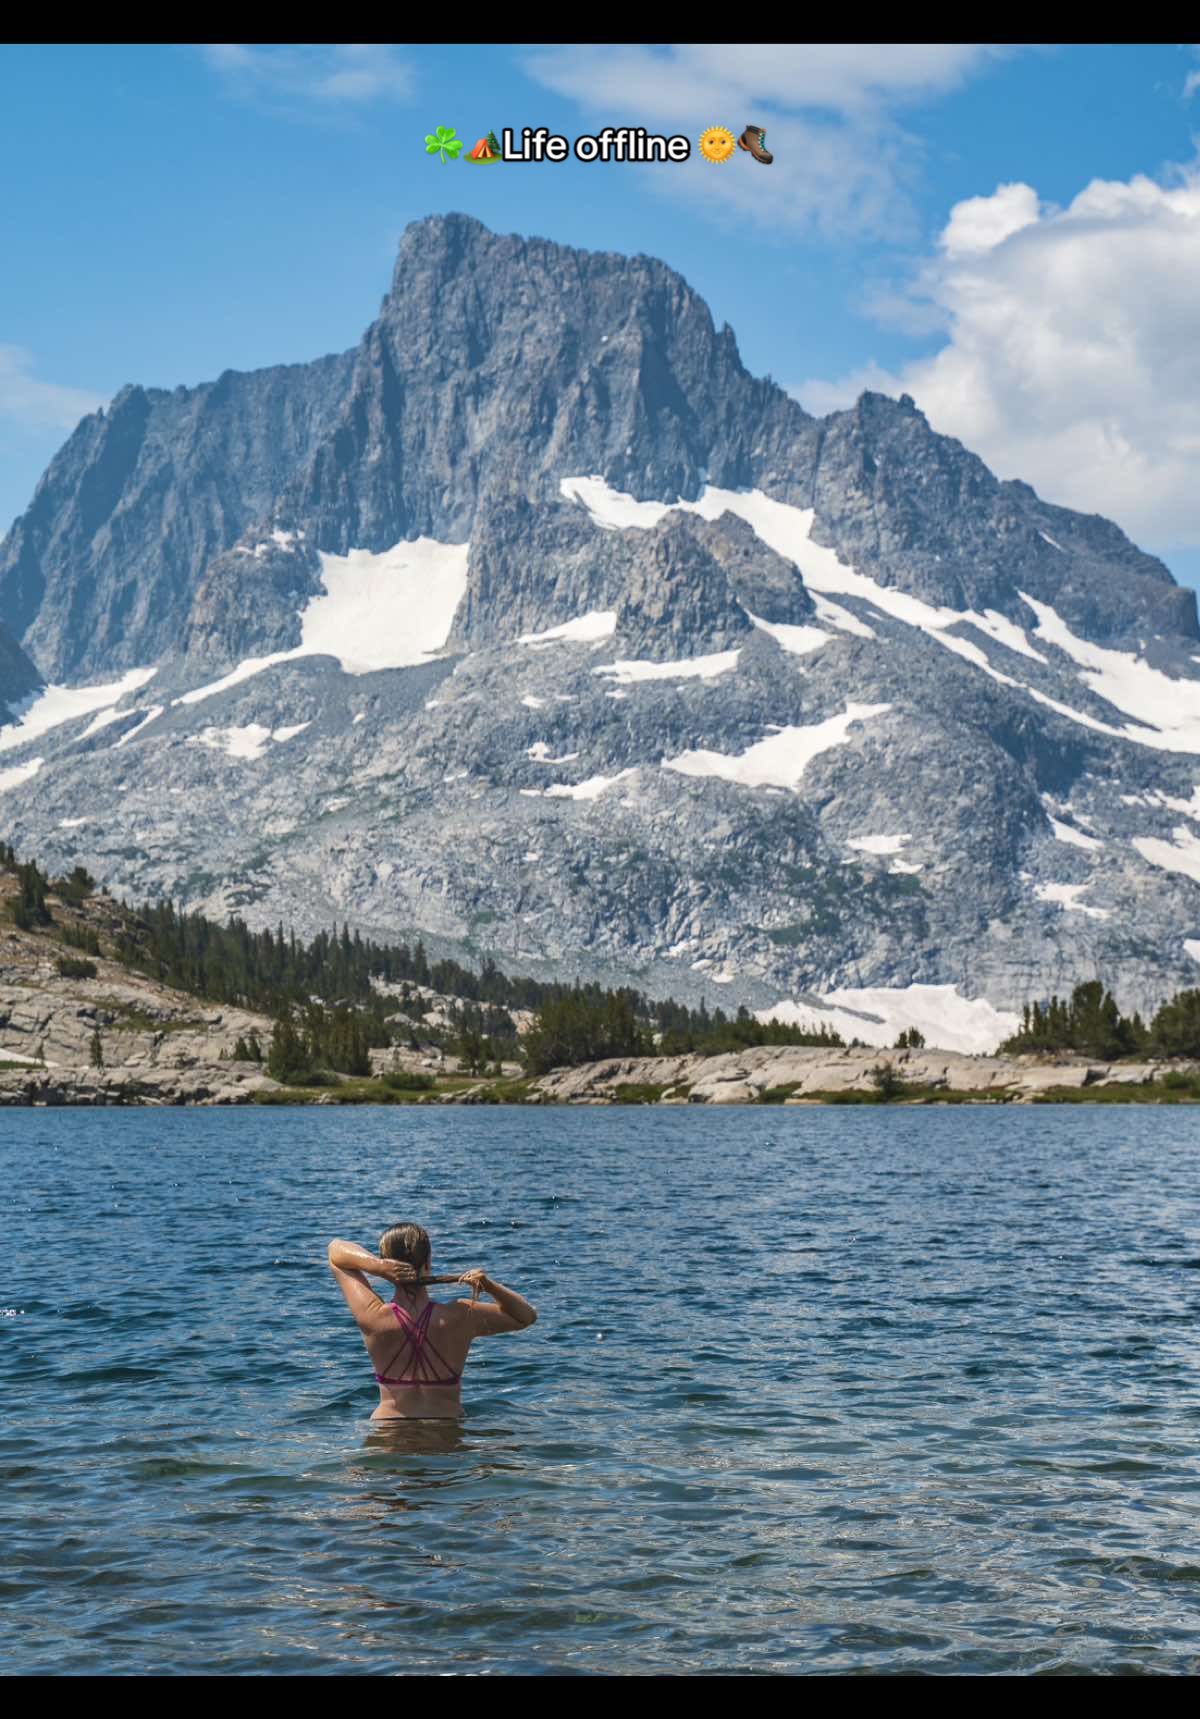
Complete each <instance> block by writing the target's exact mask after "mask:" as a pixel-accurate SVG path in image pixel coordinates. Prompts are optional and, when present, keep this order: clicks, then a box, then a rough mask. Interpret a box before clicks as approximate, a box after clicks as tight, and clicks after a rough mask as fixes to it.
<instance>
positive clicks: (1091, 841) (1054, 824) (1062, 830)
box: [1050, 817, 1104, 852]
mask: <svg viewBox="0 0 1200 1719" xmlns="http://www.w3.org/2000/svg"><path fill="white" fill-rule="evenodd" d="M1050 828H1051V829H1052V830H1053V831H1054V839H1055V841H1059V842H1067V843H1069V844H1070V846H1071V847H1073V848H1087V849H1088V850H1089V852H1092V851H1094V850H1095V849H1096V848H1102V847H1103V846H1104V843H1103V842H1101V841H1097V839H1096V837H1095V836H1085V835H1084V833H1083V831H1082V830H1076V829H1073V828H1072V826H1071V825H1070V824H1064V823H1062V822H1061V821H1060V820H1059V819H1058V818H1055V817H1051V819H1050Z"/></svg>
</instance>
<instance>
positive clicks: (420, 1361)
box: [375, 1301, 462, 1386]
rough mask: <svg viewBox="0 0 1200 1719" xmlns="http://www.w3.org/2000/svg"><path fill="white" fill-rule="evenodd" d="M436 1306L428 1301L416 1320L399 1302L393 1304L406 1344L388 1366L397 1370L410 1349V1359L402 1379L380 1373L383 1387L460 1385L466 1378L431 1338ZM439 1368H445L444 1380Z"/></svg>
mask: <svg viewBox="0 0 1200 1719" xmlns="http://www.w3.org/2000/svg"><path fill="white" fill-rule="evenodd" d="M434 1305H435V1304H434V1303H433V1302H432V1301H427V1302H426V1303H425V1306H424V1307H423V1308H422V1309H421V1312H420V1314H419V1315H418V1316H417V1318H416V1319H414V1318H413V1316H412V1314H411V1313H406V1312H405V1310H404V1308H403V1307H401V1306H400V1305H399V1304H398V1303H397V1302H395V1301H393V1302H391V1303H390V1306H391V1309H392V1312H393V1313H394V1314H395V1315H396V1323H397V1325H399V1326H400V1328H401V1330H402V1331H403V1332H404V1341H403V1343H401V1345H400V1347H399V1349H397V1351H396V1353H395V1355H394V1356H393V1357H392V1359H391V1361H390V1362H389V1363H388V1365H389V1367H394V1366H395V1365H396V1362H397V1361H399V1360H400V1358H401V1356H402V1355H404V1353H405V1351H406V1350H407V1351H408V1356H409V1359H408V1361H407V1362H406V1363H405V1365H404V1367H403V1369H402V1374H401V1376H400V1377H397V1378H389V1377H388V1375H387V1374H386V1373H376V1375H375V1377H376V1379H377V1380H378V1382H379V1383H380V1384H381V1385H393V1386H395V1385H457V1383H458V1381H459V1379H460V1378H461V1376H462V1375H461V1374H459V1373H456V1372H455V1371H454V1369H453V1367H451V1365H450V1363H449V1362H448V1361H447V1360H446V1357H445V1356H444V1355H443V1354H441V1353H440V1351H439V1350H438V1349H437V1347H436V1345H435V1344H434V1343H433V1340H432V1339H431V1338H430V1335H429V1322H430V1320H431V1319H432V1318H433V1309H434ZM426 1351H428V1353H426ZM430 1355H432V1356H433V1358H434V1359H433V1361H430V1359H429V1356H430ZM435 1363H436V1364H437V1365H435ZM437 1366H440V1367H441V1369H442V1374H443V1376H442V1377H441V1378H439V1377H438V1376H437Z"/></svg>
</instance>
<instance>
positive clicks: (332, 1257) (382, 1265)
mask: <svg viewBox="0 0 1200 1719" xmlns="http://www.w3.org/2000/svg"><path fill="white" fill-rule="evenodd" d="M329 1267H330V1270H331V1271H332V1272H333V1275H334V1277H336V1278H337V1284H338V1288H339V1289H340V1290H341V1292H342V1294H343V1295H344V1296H345V1297H346V1304H347V1306H348V1307H349V1309H350V1311H351V1313H353V1315H354V1317H355V1318H356V1319H357V1320H358V1321H359V1323H360V1324H361V1323H362V1321H363V1320H364V1319H369V1318H370V1317H371V1315H372V1314H374V1313H377V1312H378V1310H379V1308H380V1307H381V1306H382V1302H381V1300H380V1297H379V1296H378V1295H376V1293H375V1291H374V1290H373V1289H372V1288H371V1285H370V1284H369V1283H368V1282H367V1278H368V1277H382V1278H385V1279H386V1280H387V1281H388V1282H389V1283H400V1282H402V1281H403V1279H404V1278H405V1277H410V1276H412V1275H413V1269H412V1266H411V1265H405V1264H404V1262H403V1261H402V1260H396V1259H378V1258H377V1257H376V1255H375V1254H373V1253H368V1252H367V1250H366V1248H365V1247H359V1246H357V1244H356V1243H354V1242H347V1241H331V1242H330V1244H329Z"/></svg>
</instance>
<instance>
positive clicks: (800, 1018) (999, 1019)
mask: <svg viewBox="0 0 1200 1719" xmlns="http://www.w3.org/2000/svg"><path fill="white" fill-rule="evenodd" d="M755 1019H756V1020H760V1021H783V1022H785V1023H787V1024H788V1025H792V1026H798V1027H808V1028H813V1029H816V1028H820V1027H823V1026H824V1027H832V1028H833V1029H834V1030H835V1031H836V1032H839V1033H841V1035H842V1037H843V1038H844V1039H846V1040H847V1042H849V1040H851V1039H862V1041H863V1042H864V1043H865V1044H869V1045H879V1046H881V1047H883V1046H890V1045H893V1044H895V1042H896V1039H897V1037H898V1035H899V1034H900V1033H902V1032H905V1031H907V1030H908V1029H909V1028H911V1027H916V1028H917V1030H918V1032H920V1033H922V1034H923V1035H924V1038H925V1041H926V1043H927V1044H928V1045H929V1046H930V1047H931V1048H934V1049H937V1050H953V1051H964V1052H966V1053H967V1054H968V1055H975V1056H986V1055H988V1054H989V1053H990V1052H992V1051H994V1050H995V1049H996V1046H997V1045H998V1044H999V1043H1000V1041H1001V1040H1002V1039H1005V1038H1008V1037H1009V1035H1010V1034H1012V1033H1015V1032H1016V1030H1017V1028H1018V1027H1019V1026H1020V1024H1021V1023H1020V1020H1019V1018H1018V1016H1016V1015H1015V1014H1011V1013H1009V1012H1007V1011H1005V1010H1003V1009H996V1008H993V1006H992V1005H991V1003H989V1002H988V1001H987V999H986V998H984V997H962V996H960V995H959V993H958V990H957V988H956V987H955V986H954V985H908V986H906V987H904V988H898V989H885V988H883V987H875V988H869V987H868V988H865V989H846V988H843V989H840V990H836V991H826V992H825V993H824V995H823V996H822V997H821V999H820V1004H819V1005H817V1004H811V1003H795V1002H782V1003H776V1004H774V1006H773V1007H771V1008H769V1009H760V1010H758V1011H757V1014H756V1016H755Z"/></svg>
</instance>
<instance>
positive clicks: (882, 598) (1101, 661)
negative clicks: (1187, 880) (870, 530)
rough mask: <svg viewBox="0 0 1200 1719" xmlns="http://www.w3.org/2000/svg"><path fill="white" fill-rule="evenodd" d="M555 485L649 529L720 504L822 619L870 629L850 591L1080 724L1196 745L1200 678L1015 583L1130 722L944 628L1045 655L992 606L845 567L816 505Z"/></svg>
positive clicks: (713, 511) (607, 519)
mask: <svg viewBox="0 0 1200 1719" xmlns="http://www.w3.org/2000/svg"><path fill="white" fill-rule="evenodd" d="M559 488H560V491H561V493H562V494H563V495H564V496H566V497H567V499H568V500H573V501H576V502H579V503H581V504H582V505H583V506H585V507H586V508H587V510H588V512H589V514H590V515H591V517H592V519H593V520H594V521H595V522H596V524H597V525H599V526H603V527H607V528H610V529H619V528H626V529H628V528H629V527H635V528H637V529H640V530H648V529H650V528H651V527H652V526H655V525H657V524H658V522H659V521H660V520H661V519H663V518H665V516H666V515H667V514H668V513H671V512H674V511H681V512H685V513H695V514H698V515H699V516H700V517H701V518H702V519H719V518H720V516H721V515H722V514H723V513H734V514H737V515H738V517H739V518H741V519H744V520H745V521H746V523H747V524H748V525H749V526H750V527H751V529H752V530H753V531H754V533H755V535H756V536H757V537H759V538H760V539H761V540H762V542H764V543H765V544H766V545H767V546H768V547H769V548H771V549H774V550H775V551H776V553H777V554H779V555H782V556H783V557H784V558H785V559H786V560H788V561H791V562H792V563H793V565H794V566H796V567H798V568H799V570H800V573H801V574H802V576H803V579H804V583H805V585H806V586H807V587H808V589H809V591H810V592H811V593H812V594H813V596H814V600H815V601H816V602H817V612H818V615H819V616H820V618H821V619H823V620H826V621H827V622H828V624H830V625H833V626H843V627H845V626H846V624H847V623H848V622H850V623H854V624H853V625H852V626H851V628H850V630H853V631H859V632H861V631H864V630H865V631H867V632H868V633H869V632H870V629H869V628H865V627H864V624H863V623H862V622H861V621H858V620H857V617H855V616H852V615H849V614H848V613H847V612H846V611H845V610H844V609H843V610H840V611H839V614H838V616H837V617H835V616H834V615H833V614H832V613H830V604H829V599H830V598H832V597H850V598H854V599H857V600H858V601H859V602H860V603H863V604H868V605H870V607H871V608H873V609H875V610H877V611H879V612H880V613H882V614H885V615H889V616H890V617H891V618H892V619H893V620H895V621H900V622H903V623H904V624H905V625H906V626H910V627H916V628H918V629H919V630H920V631H921V632H923V633H924V634H925V635H926V636H927V637H928V638H931V639H934V640H936V642H937V643H938V644H939V645H942V646H943V647H944V648H945V649H946V650H949V651H953V652H954V654H955V655H956V656H959V657H961V658H963V659H964V660H965V661H966V662H969V663H971V664H973V666H974V667H976V668H978V669H981V670H982V671H983V672H984V673H985V674H987V675H990V676H991V678H992V679H993V680H996V681H999V682H1000V683H1001V685H1003V686H1010V687H1013V688H1015V689H1016V690H1018V691H1020V692H1024V693H1026V694H1027V695H1028V696H1029V697H1030V698H1033V699H1035V700H1036V701H1037V702H1038V703H1039V704H1042V705H1045V706H1046V707H1047V708H1048V709H1050V710H1054V711H1057V712H1058V714H1059V715H1060V716H1064V717H1067V718H1068V719H1069V720H1070V721H1072V722H1078V723H1080V724H1081V725H1082V726H1083V727H1085V728H1091V729H1094V730H1096V731H1097V732H1099V733H1101V734H1108V735H1112V736H1113V737H1115V738H1117V739H1121V740H1132V741H1135V742H1136V743H1137V744H1138V745H1141V746H1149V747H1153V748H1155V749H1156V750H1157V751H1163V752H1190V753H1200V680H1175V679H1173V678H1172V677H1171V676H1170V675H1167V674H1164V673H1163V672H1162V671H1161V669H1155V668H1151V666H1150V665H1149V663H1147V662H1145V661H1144V660H1143V659H1142V658H1141V657H1139V656H1135V655H1134V654H1132V653H1131V652H1127V651H1114V650H1109V649H1107V648H1105V647H1103V646H1100V645H1092V644H1089V643H1088V642H1087V641H1086V640H1085V639H1080V638H1077V637H1076V635H1075V634H1074V633H1072V632H1071V630H1070V628H1069V627H1068V626H1067V624H1066V622H1065V621H1063V620H1062V618H1061V617H1060V616H1059V615H1058V614H1056V612H1055V611H1054V610H1053V609H1052V608H1050V607H1049V606H1048V605H1047V604H1044V603H1039V602H1038V601H1037V600H1036V599H1034V598H1032V597H1029V596H1027V595H1026V594H1025V593H1024V592H1020V593H1019V595H1020V597H1021V601H1022V602H1023V603H1024V604H1025V605H1026V606H1027V607H1028V609H1029V610H1030V613H1031V614H1032V615H1033V617H1034V619H1035V621H1036V623H1037V624H1036V626H1035V627H1034V628H1033V636H1034V637H1035V638H1037V639H1039V640H1041V641H1043V642H1044V643H1045V644H1047V645H1049V646H1052V647H1055V648H1057V649H1058V650H1060V651H1062V652H1063V654H1064V655H1066V656H1067V657H1069V658H1070V659H1071V660H1072V661H1073V662H1074V663H1075V664H1076V665H1077V668H1078V670H1079V679H1080V682H1081V683H1082V684H1083V685H1084V686H1086V687H1087V688H1088V689H1089V690H1090V691H1091V692H1093V693H1095V694H1096V695H1097V696H1098V697H1100V698H1102V699H1104V700H1105V701H1106V702H1107V703H1108V704H1111V705H1112V706H1113V708H1114V709H1115V710H1117V711H1120V712H1121V713H1122V714H1123V715H1125V716H1128V717H1131V718H1132V719H1133V723H1132V725H1126V726H1125V727H1117V726H1115V725H1113V724H1111V723H1107V722H1103V721H1101V720H1100V719H1099V718H1097V717H1094V716H1090V715H1088V714H1087V713H1086V712H1085V711H1080V710H1075V709H1073V708H1072V706H1070V705H1067V704H1063V703H1061V702H1060V701H1059V700H1057V699H1053V698H1050V697H1048V696H1047V695H1046V694H1045V693H1043V692H1041V691H1039V690H1038V688H1036V687H1031V686H1026V685H1025V684H1024V683H1023V682H1021V681H1019V680H1015V679H1014V678H1013V677H1012V676H1011V675H1009V674H1007V673H1005V672H1003V671H1002V670H1000V669H997V668H996V667H995V666H994V664H993V663H992V662H991V661H990V659H989V657H988V656H987V655H986V653H985V652H984V651H983V650H982V649H981V648H980V647H979V645H978V644H976V643H975V642H973V641H972V640H971V639H970V638H964V637H962V636H961V634H960V633H958V632H951V631H950V630H949V629H950V628H952V627H965V628H969V629H973V630H974V631H975V632H976V633H978V634H980V635H982V636H983V637H985V638H987V639H988V640H990V641H991V642H992V643H993V644H996V645H1000V646H1001V647H1003V649H1004V650H1005V651H1007V652H1008V653H1009V654H1010V656H1015V657H1024V658H1027V659H1029V660H1030V661H1033V662H1037V663H1043V664H1044V663H1046V662H1048V660H1049V659H1048V658H1047V657H1046V656H1045V655H1044V654H1043V653H1042V652H1041V651H1039V650H1037V649H1036V648H1035V647H1034V646H1033V645H1032V644H1031V643H1030V641H1029V637H1028V635H1027V634H1026V633H1025V632H1024V631H1023V630H1022V629H1021V628H1020V627H1018V626H1017V625H1016V623H1015V622H1013V621H1011V620H1009V619H1008V617H1007V616H1005V615H1001V614H999V613H997V611H996V610H994V609H986V610H984V611H983V613H982V614H980V613H978V612H977V611H975V610H971V609H964V610H959V609H947V608H940V607H937V606H935V605H933V604H930V603H925V602H923V601H922V600H921V599H920V598H919V597H911V596H909V595H908V594H907V593H906V592H904V591H898V590H895V589H893V588H892V587H890V586H885V585H880V584H878V583H877V582H876V581H875V580H874V579H871V578H870V577H868V575H867V574H865V573H859V572H856V571H855V569H854V568H853V567H848V566H847V565H846V564H845V562H843V561H840V560H839V559H838V556H837V554H836V552H835V551H834V550H832V549H827V548H826V547H825V546H824V545H823V544H819V543H814V542H813V541H812V537H811V533H812V527H813V522H814V518H815V515H814V513H813V510H812V509H811V508H801V507H793V506H791V505H790V504H789V503H787V502H782V501H774V500H772V499H771V497H770V496H767V495H764V494H763V493H762V491H761V490H729V489H718V488H716V487H715V486H713V485H711V484H710V485H708V486H707V487H706V488H705V489H704V491H703V493H702V494H701V496H700V497H699V499H698V500H696V501H676V502H673V503H671V502H650V501H645V502H642V501H635V500H634V498H633V497H632V496H628V495H624V494H622V493H621V492H620V491H618V490H613V489H610V488H609V486H608V485H607V484H606V483H605V481H604V479H603V478H600V477H587V478H564V479H563V480H562V482H561V483H560V485H559ZM1043 535H1044V534H1043ZM1047 541H1048V542H1049V541H1052V539H1047ZM1054 547H1055V548H1056V549H1057V548H1059V547H1060V545H1058V544H1054ZM822 605H824V607H822ZM871 636H874V635H871ZM1197 660H1200V659H1197Z"/></svg>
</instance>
